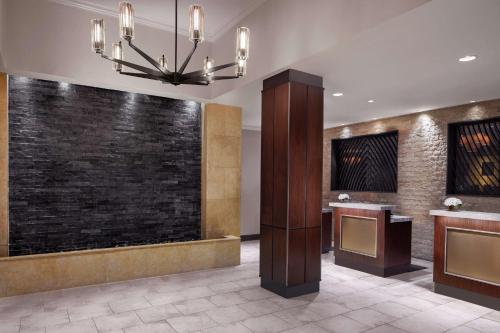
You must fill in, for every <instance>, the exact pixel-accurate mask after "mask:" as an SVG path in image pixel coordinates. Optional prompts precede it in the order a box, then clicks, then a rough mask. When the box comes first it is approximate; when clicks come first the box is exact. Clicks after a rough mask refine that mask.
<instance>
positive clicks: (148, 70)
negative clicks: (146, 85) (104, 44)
mask: <svg viewBox="0 0 500 333" xmlns="http://www.w3.org/2000/svg"><path fill="white" fill-rule="evenodd" d="M101 57H103V58H104V59H107V60H109V61H113V62H116V63H117V64H121V65H123V66H127V67H130V68H133V69H135V70H138V71H140V72H143V73H146V74H149V75H152V76H154V77H160V78H161V77H164V76H165V74H163V73H162V72H159V71H155V70H154V69H151V68H147V67H144V66H141V65H136V64H133V63H131V62H128V61H124V60H119V59H115V58H111V57H108V56H107V55H105V54H102V53H101Z"/></svg>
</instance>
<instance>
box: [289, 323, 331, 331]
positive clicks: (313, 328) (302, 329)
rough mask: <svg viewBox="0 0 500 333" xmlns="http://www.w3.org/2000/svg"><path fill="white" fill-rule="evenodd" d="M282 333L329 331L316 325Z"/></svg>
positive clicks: (308, 325)
mask: <svg viewBox="0 0 500 333" xmlns="http://www.w3.org/2000/svg"><path fill="white" fill-rule="evenodd" d="M282 333H328V331H327V330H325V329H324V328H321V327H319V326H317V325H315V324H307V325H303V326H299V327H295V328H292V329H289V330H285V331H283V332H282Z"/></svg>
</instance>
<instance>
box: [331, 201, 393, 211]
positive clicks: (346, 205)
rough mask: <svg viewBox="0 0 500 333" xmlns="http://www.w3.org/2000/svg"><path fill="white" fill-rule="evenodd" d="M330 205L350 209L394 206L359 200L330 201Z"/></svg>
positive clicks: (375, 208)
mask: <svg viewBox="0 0 500 333" xmlns="http://www.w3.org/2000/svg"><path fill="white" fill-rule="evenodd" d="M329 206H330V207H338V208H352V209H366V210H393V209H395V208H396V206H394V205H378V204H368V203H361V202H330V204H329Z"/></svg>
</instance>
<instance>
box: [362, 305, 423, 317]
mask: <svg viewBox="0 0 500 333" xmlns="http://www.w3.org/2000/svg"><path fill="white" fill-rule="evenodd" d="M370 308H371V309H373V310H375V311H378V312H381V313H385V314H386V315H389V316H392V317H396V318H404V317H408V316H411V315H412V314H415V313H417V312H419V310H416V309H412V308H409V307H407V306H405V305H403V304H399V303H396V302H392V301H390V302H383V303H378V304H375V305H372V306H371V307H370Z"/></svg>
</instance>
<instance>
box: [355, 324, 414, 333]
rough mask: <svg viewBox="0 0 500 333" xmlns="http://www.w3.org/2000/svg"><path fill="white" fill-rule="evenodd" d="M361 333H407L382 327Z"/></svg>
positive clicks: (392, 327) (385, 326)
mask: <svg viewBox="0 0 500 333" xmlns="http://www.w3.org/2000/svg"><path fill="white" fill-rule="evenodd" d="M363 333H407V332H406V331H403V330H402V329H399V328H397V327H394V326H390V325H382V326H378V327H375V328H372V329H371V330H368V331H364V332H363ZM422 333H423V332H422Z"/></svg>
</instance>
